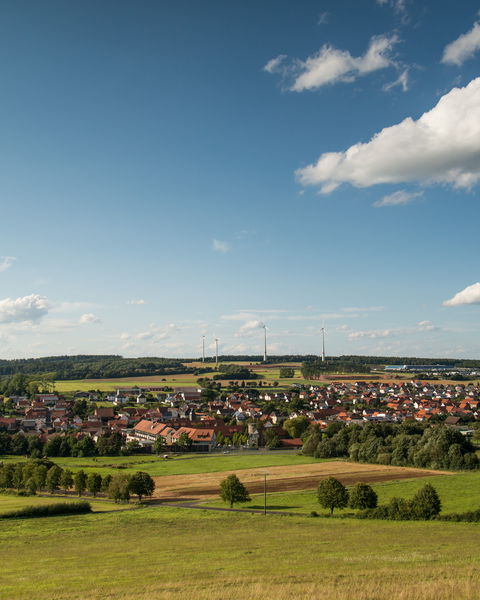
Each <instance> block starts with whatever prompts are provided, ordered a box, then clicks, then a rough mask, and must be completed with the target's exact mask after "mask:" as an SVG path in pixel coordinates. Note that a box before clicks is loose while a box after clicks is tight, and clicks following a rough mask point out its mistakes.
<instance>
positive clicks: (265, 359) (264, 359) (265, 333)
mask: <svg viewBox="0 0 480 600" xmlns="http://www.w3.org/2000/svg"><path fill="white" fill-rule="evenodd" d="M262 327H263V335H264V338H263V340H264V346H263V362H267V326H266V325H265V323H264V324H263V325H262Z"/></svg>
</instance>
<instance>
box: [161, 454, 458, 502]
mask: <svg viewBox="0 0 480 600" xmlns="http://www.w3.org/2000/svg"><path fill="white" fill-rule="evenodd" d="M265 472H266V473H267V477H268V490H269V492H293V491H300V490H312V489H315V488H316V487H317V486H318V482H319V481H320V479H323V478H324V477H329V476H333V477H336V478H337V479H339V480H340V481H341V482H342V483H343V484H345V485H351V484H353V483H357V482H359V481H362V482H365V483H372V482H373V483H375V482H379V481H392V480H395V479H413V478H416V477H428V476H432V475H441V474H446V473H444V472H442V471H431V470H426V469H413V468H409V467H389V466H384V465H368V464H361V463H349V462H344V461H330V462H322V463H313V464H305V465H288V466H279V467H268V468H266V469H265V468H256V469H241V470H234V471H221V472H217V473H195V474H192V475H168V476H164V477H154V479H155V484H156V489H155V493H154V495H153V498H155V499H158V500H163V501H177V502H181V501H185V502H192V501H194V500H203V499H208V498H211V497H212V496H215V497H216V496H218V490H219V486H220V482H221V481H222V480H223V479H225V477H227V475H231V474H232V473H234V474H235V475H238V477H239V478H240V480H241V481H242V483H244V484H245V486H246V487H247V489H248V491H249V492H250V493H251V494H256V493H260V492H262V491H263V474H264V473H265Z"/></svg>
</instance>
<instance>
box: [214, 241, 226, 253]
mask: <svg viewBox="0 0 480 600" xmlns="http://www.w3.org/2000/svg"><path fill="white" fill-rule="evenodd" d="M212 248H213V250H214V251H215V252H221V253H223V254H225V252H228V251H229V250H230V244H229V243H228V242H224V241H222V240H212Z"/></svg>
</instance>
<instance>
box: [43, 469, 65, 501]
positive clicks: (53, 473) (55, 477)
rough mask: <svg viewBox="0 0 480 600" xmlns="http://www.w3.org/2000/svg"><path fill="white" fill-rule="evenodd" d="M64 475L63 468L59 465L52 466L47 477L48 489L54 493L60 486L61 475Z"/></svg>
mask: <svg viewBox="0 0 480 600" xmlns="http://www.w3.org/2000/svg"><path fill="white" fill-rule="evenodd" d="M61 476H62V469H61V468H60V467H58V466H57V465H54V466H53V467H50V469H48V473H47V478H46V480H45V485H46V486H47V490H48V491H49V492H50V493H51V494H53V493H54V492H56V491H57V490H58V488H59V487H60V477H61Z"/></svg>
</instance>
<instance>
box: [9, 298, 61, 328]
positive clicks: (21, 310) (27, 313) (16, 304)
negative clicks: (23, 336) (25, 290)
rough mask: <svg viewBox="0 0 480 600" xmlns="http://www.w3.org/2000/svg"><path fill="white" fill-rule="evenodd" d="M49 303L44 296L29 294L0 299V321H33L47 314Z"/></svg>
mask: <svg viewBox="0 0 480 600" xmlns="http://www.w3.org/2000/svg"><path fill="white" fill-rule="evenodd" d="M49 310H50V304H49V302H48V300H47V298H45V296H39V295H38V294H30V295H29V296H23V297H20V298H16V299H13V298H5V299H4V300H0V323H22V322H25V321H28V322H31V323H34V322H38V321H39V320H40V319H41V318H42V317H44V316H45V315H46V314H48V311H49Z"/></svg>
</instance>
